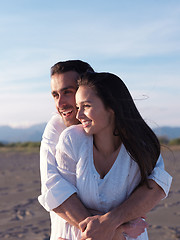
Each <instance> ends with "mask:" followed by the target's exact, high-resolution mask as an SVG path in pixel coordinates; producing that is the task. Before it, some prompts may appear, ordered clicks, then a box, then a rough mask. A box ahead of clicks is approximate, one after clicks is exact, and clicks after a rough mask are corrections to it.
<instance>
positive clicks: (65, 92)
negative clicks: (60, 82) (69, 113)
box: [64, 90, 73, 94]
mask: <svg viewBox="0 0 180 240" xmlns="http://www.w3.org/2000/svg"><path fill="white" fill-rule="evenodd" d="M72 93H73V91H71V90H65V91H64V94H72Z"/></svg>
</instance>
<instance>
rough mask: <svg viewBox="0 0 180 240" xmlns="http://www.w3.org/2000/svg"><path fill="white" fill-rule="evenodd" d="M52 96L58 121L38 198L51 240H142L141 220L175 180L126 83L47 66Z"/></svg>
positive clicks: (48, 140)
mask: <svg viewBox="0 0 180 240" xmlns="http://www.w3.org/2000/svg"><path fill="white" fill-rule="evenodd" d="M51 91H52V96H53V98H54V101H55V105H56V109H57V113H56V114H55V115H53V116H52V118H51V119H50V121H49V122H48V124H47V126H46V128H45V131H44V134H43V139H42V142H41V149H40V170H41V195H40V196H39V198H38V199H39V202H40V204H41V205H42V206H43V207H44V208H45V209H46V210H47V211H49V212H50V217H51V238H50V240H58V239H59V240H60V239H64V240H85V239H89V240H105V239H106V240H124V239H128V240H130V239H138V240H147V239H148V235H147V226H148V224H147V223H146V221H145V218H146V214H147V213H148V212H149V211H150V210H151V209H152V208H153V207H155V206H156V205H157V204H158V203H159V202H160V201H161V200H162V199H163V198H165V197H166V196H167V195H168V192H169V189H170V186H171V181H172V177H171V176H170V175H169V174H168V173H167V172H166V171H165V169H164V162H163V159H162V156H161V147H160V143H159V141H158V139H157V137H156V135H155V134H154V132H153V131H152V130H151V128H150V127H149V126H148V125H147V124H146V122H145V121H144V120H143V118H142V116H141V115H140V113H139V111H138V110H137V108H136V106H135V103H134V101H133V99H132V96H131V94H130V92H129V90H128V88H127V87H126V85H125V83H124V82H123V81H122V80H121V79H120V78H119V77H118V76H116V75H114V74H112V73H108V72H101V73H97V72H94V70H93V68H92V67H91V66H90V65H89V64H88V63H86V62H83V61H80V60H69V61H65V62H58V63H56V64H55V65H54V66H52V68H51Z"/></svg>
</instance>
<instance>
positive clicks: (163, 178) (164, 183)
mask: <svg viewBox="0 0 180 240" xmlns="http://www.w3.org/2000/svg"><path fill="white" fill-rule="evenodd" d="M148 178H149V179H152V180H154V181H155V182H156V183H157V184H158V185H159V186H160V187H161V188H162V189H163V191H164V192H165V194H166V197H167V196H168V193H169V190H170V187H171V182H172V177H171V176H170V175H169V173H167V172H166V171H165V169H164V161H163V158H162V156H161V155H160V156H159V158H158V161H157V163H156V166H155V168H154V169H153V171H152V173H151V175H149V177H148Z"/></svg>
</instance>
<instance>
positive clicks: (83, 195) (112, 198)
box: [56, 125, 172, 240]
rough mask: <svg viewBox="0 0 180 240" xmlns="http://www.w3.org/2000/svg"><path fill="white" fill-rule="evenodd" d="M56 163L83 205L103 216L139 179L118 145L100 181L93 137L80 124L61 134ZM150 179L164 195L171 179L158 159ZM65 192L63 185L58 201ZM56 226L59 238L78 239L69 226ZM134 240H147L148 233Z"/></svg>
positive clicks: (122, 147) (123, 198)
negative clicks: (116, 154) (95, 164)
mask: <svg viewBox="0 0 180 240" xmlns="http://www.w3.org/2000/svg"><path fill="white" fill-rule="evenodd" d="M56 160H57V164H58V167H57V168H58V169H59V171H60V174H61V176H62V177H63V178H64V179H65V180H66V181H67V182H69V183H70V184H72V185H73V186H74V187H75V188H76V192H77V194H78V196H79V197H80V199H81V201H82V202H83V204H84V205H85V206H86V207H87V208H91V209H95V210H99V211H101V212H104V213H105V212H107V211H109V210H111V209H113V208H115V207H117V206H118V205H120V204H121V203H122V202H123V201H125V200H126V199H127V198H128V196H129V195H130V194H131V193H132V191H133V190H134V189H135V187H136V186H137V185H138V184H139V182H140V179H141V175H140V171H139V167H138V165H137V163H136V162H135V161H134V160H132V158H131V157H130V156H129V154H128V153H127V151H126V149H125V147H124V145H122V146H121V149H120V151H119V154H118V156H117V159H116V161H115V162H114V164H113V166H112V168H111V169H110V170H109V172H108V173H107V174H106V175H105V177H104V178H103V179H101V178H100V176H99V174H98V172H97V171H96V168H95V166H94V162H93V136H87V135H86V134H85V132H84V130H83V128H82V126H81V125H77V126H72V127H69V128H67V129H66V130H65V131H63V133H62V134H61V136H60V140H59V142H58V144H57V147H56ZM149 179H153V180H154V181H155V182H156V183H157V184H158V185H159V186H161V188H162V189H163V190H164V192H165V194H166V196H167V194H168V192H169V188H170V185H171V181H172V178H171V176H170V175H169V174H168V173H167V172H166V171H165V170H164V163H163V159H162V157H161V156H160V157H159V159H158V161H157V164H156V166H155V168H154V169H153V171H152V174H151V175H150V176H149ZM60 191H61V190H60ZM60 191H59V192H60ZM64 191H65V192H64ZM68 193H69V189H68V188H67V189H66V190H65V188H64V187H63V186H62V191H61V194H60V195H59V196H58V199H59V200H60V199H61V200H60V202H64V201H65V200H66V199H67V195H68ZM64 196H66V197H64ZM69 196H70V195H69ZM59 227H60V228H61V230H60V232H61V233H60V232H59V234H60V236H59V237H62V238H66V239H70V240H78V239H80V230H78V229H75V228H74V227H72V226H71V225H69V224H68V223H66V227H64V226H63V225H62V226H59ZM126 239H129V240H130V239H132V238H129V237H127V238H126ZM137 239H138V240H140V239H141V240H147V239H148V236H147V231H145V232H144V233H143V234H141V236H139V237H138V238H137Z"/></svg>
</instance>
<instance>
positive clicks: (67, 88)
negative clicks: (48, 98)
mask: <svg viewBox="0 0 180 240" xmlns="http://www.w3.org/2000/svg"><path fill="white" fill-rule="evenodd" d="M69 89H73V90H74V89H75V90H77V89H76V88H75V87H74V86H68V87H65V88H62V89H61V90H60V92H63V91H66V90H69ZM57 92H58V91H56V90H55V91H52V92H51V93H52V94H54V93H57Z"/></svg>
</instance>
